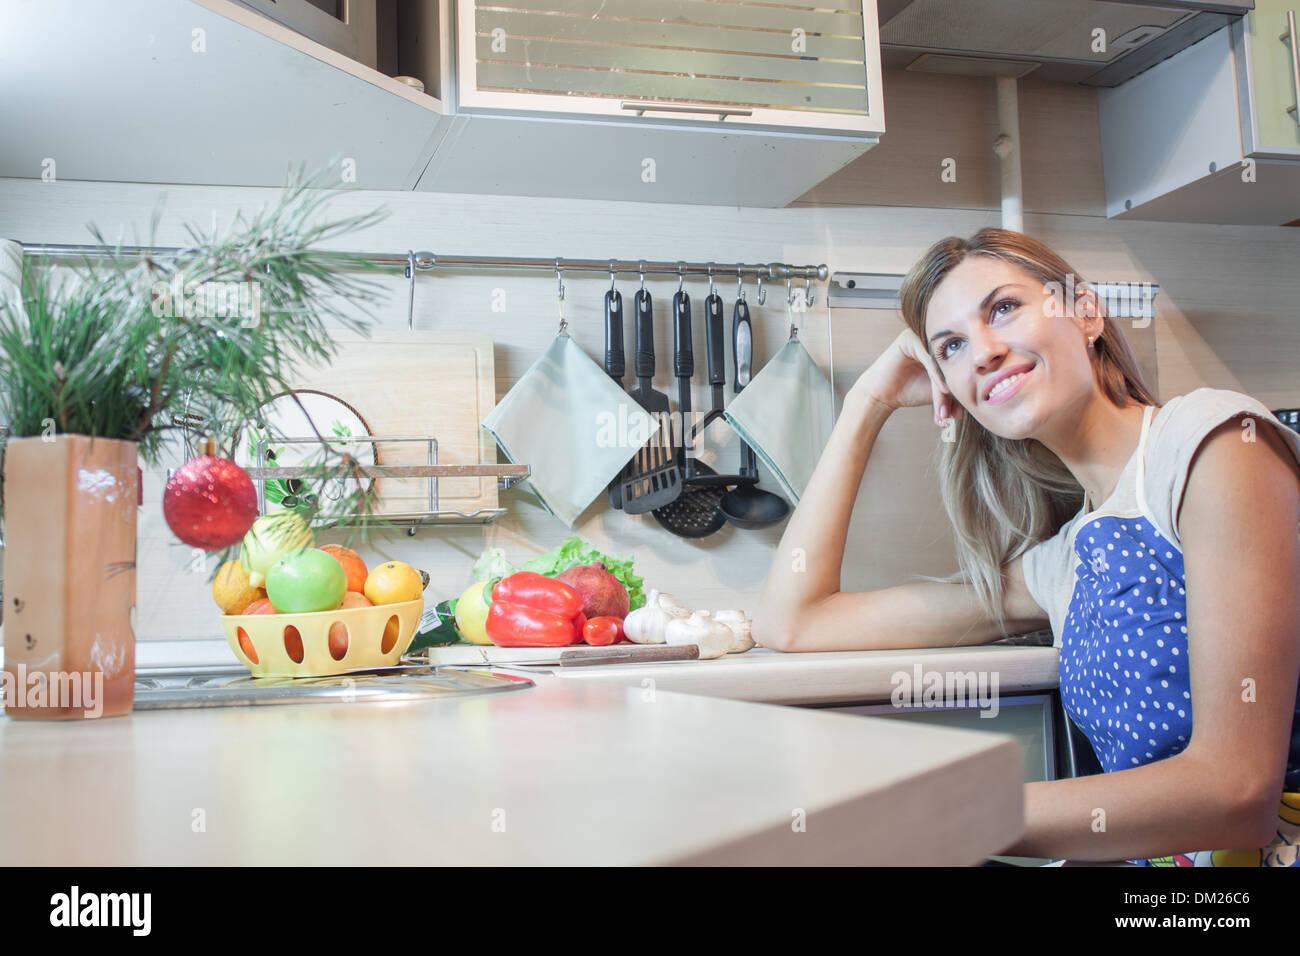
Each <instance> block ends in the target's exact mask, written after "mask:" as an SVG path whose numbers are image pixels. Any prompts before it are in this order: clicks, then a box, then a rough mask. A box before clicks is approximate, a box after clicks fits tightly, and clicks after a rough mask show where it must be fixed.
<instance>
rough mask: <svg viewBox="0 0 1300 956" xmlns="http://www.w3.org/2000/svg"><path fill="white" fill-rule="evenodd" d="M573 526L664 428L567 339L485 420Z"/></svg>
mask: <svg viewBox="0 0 1300 956" xmlns="http://www.w3.org/2000/svg"><path fill="white" fill-rule="evenodd" d="M482 425H483V427H484V428H486V429H487V430H488V432H489V433H490V434H491V435H492V437H493V438H494V439H496V442H497V444H498V445H500V446H501V450H502V451H503V452H505V455H506V457H507V458H509V459H510V462H511V463H512V464H519V465H530V466H531V467H532V475H531V477H529V478H528V483H529V484H530V485H532V487H533V490H534V491H536V492H537V496H538V497H539V498H540V499H541V501H542V504H543V505H544V506H545V508H546V510H547V511H549V512H550V513H551V514H553V515H555V516H556V517H557V518H559V519H560V520H561V521H563V522H564V523H565V524H566V525H568V526H569V527H570V528H572V527H573V525H574V523H575V522H576V521H577V519H578V516H579V515H581V514H582V512H583V511H585V510H586V509H587V506H588V505H590V504H591V503H592V502H593V501H594V500H595V499H596V497H597V496H598V495H600V494H601V493H602V492H603V491H604V490H605V488H606V486H608V485H609V482H610V480H611V479H612V478H613V477H614V476H615V475H617V474H618V473H619V472H621V471H622V470H623V466H624V465H626V464H627V463H628V462H629V461H631V460H632V457H633V456H634V455H635V454H636V453H637V451H638V450H639V449H640V448H641V446H642V445H644V444H645V442H646V441H647V440H648V438H649V437H650V436H651V435H653V434H654V433H655V432H656V431H658V429H659V425H658V423H657V422H654V421H652V420H651V418H650V416H649V415H648V414H646V412H645V410H644V409H643V408H642V407H641V406H640V405H639V404H637V402H636V400H635V399H634V398H632V396H631V395H629V394H628V393H627V392H625V391H623V389H621V388H619V387H618V385H617V384H616V383H615V382H614V380H613V379H612V378H610V377H609V375H608V374H607V373H606V372H605V370H604V369H602V368H601V367H600V366H599V365H597V364H596V363H595V362H593V361H592V360H591V358H590V356H588V355H587V353H586V352H584V351H583V350H582V348H581V347H580V346H579V345H578V344H577V343H576V342H574V341H573V339H572V338H570V337H569V336H568V334H567V333H560V334H559V335H557V336H556V337H555V340H554V341H553V342H552V343H551V344H550V345H549V346H548V347H547V349H546V351H545V352H543V353H542V356H541V358H539V359H538V360H537V361H536V362H534V363H533V364H532V366H531V367H530V368H529V369H528V370H527V371H526V372H524V374H523V375H522V376H520V378H519V381H517V382H515V384H514V386H513V387H512V388H511V389H510V391H509V392H507V393H506V394H505V396H504V397H503V398H502V399H501V401H500V402H498V403H497V406H496V407H495V408H494V409H492V411H491V412H489V413H488V416H487V418H485V419H484V420H483V422H482Z"/></svg>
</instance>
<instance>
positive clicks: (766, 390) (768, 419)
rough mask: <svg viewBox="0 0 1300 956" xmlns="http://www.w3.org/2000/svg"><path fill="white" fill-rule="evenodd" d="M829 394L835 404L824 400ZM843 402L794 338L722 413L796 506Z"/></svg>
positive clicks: (793, 337)
mask: <svg viewBox="0 0 1300 956" xmlns="http://www.w3.org/2000/svg"><path fill="white" fill-rule="evenodd" d="M827 392H830V393H831V396H832V398H833V401H828V400H827ZM842 404H843V402H842V400H841V398H840V396H839V395H838V394H836V393H835V392H834V391H832V390H831V385H830V381H829V380H828V379H827V377H826V375H825V373H824V372H822V370H821V369H820V368H818V367H817V363H816V362H814V361H813V358H812V356H811V355H809V354H808V351H807V349H805V348H804V347H803V344H802V343H801V342H800V341H799V340H798V336H797V335H796V336H791V338H790V339H789V340H788V341H787V342H786V343H785V345H783V346H782V347H781V348H780V350H779V351H778V352H777V354H776V355H775V356H774V357H773V358H772V360H771V361H769V362H768V363H767V364H766V365H764V366H763V369H762V371H760V372H758V373H757V374H756V375H754V378H753V381H752V382H749V387H748V388H746V389H745V391H744V393H743V394H740V395H737V396H736V397H735V398H733V399H732V400H731V404H729V405H728V406H727V408H726V410H725V411H724V413H723V414H724V416H725V417H726V419H727V421H728V423H730V425H731V427H732V428H734V429H735V430H736V433H737V434H738V435H740V437H741V439H742V440H743V441H745V443H746V444H748V445H749V446H750V448H751V449H753V451H754V453H755V454H756V455H757V456H758V457H759V458H760V459H761V460H762V462H763V464H765V465H766V466H767V468H768V470H769V471H770V472H771V474H772V477H773V478H775V479H776V481H777V482H778V484H779V485H780V486H781V491H782V493H783V494H784V495H785V497H786V498H788V499H789V501H790V503H791V504H792V505H794V504H798V503H799V496H800V495H802V494H803V491H804V489H805V488H806V487H807V486H808V480H809V479H810V478H811V477H812V473H813V469H814V468H816V466H817V461H818V459H819V458H821V454H822V451H823V450H824V449H825V448H826V442H827V441H829V440H830V435H831V430H832V429H833V428H834V426H835V417H836V415H837V413H838V411H839V409H840V407H841V406H842Z"/></svg>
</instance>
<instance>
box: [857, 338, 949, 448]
mask: <svg viewBox="0 0 1300 956" xmlns="http://www.w3.org/2000/svg"><path fill="white" fill-rule="evenodd" d="M853 387H854V388H856V389H861V390H862V391H863V393H864V394H865V395H867V396H868V397H869V398H871V399H872V400H873V401H875V402H877V403H879V404H881V405H884V406H886V407H887V408H907V407H911V406H915V405H924V404H925V403H926V402H930V403H932V404H933V406H934V410H935V411H934V421H935V424H936V425H940V426H942V425H943V423H944V421H946V420H947V417H948V416H949V415H952V416H953V417H954V418H960V417H961V413H962V407H961V405H960V404H959V403H958V402H957V400H956V399H954V398H953V397H952V393H951V392H949V391H948V389H947V386H945V385H944V384H943V379H942V378H941V377H940V375H939V369H938V367H937V366H936V365H935V364H934V357H933V356H931V355H930V353H929V351H928V350H927V349H926V347H925V343H923V342H922V341H921V338H920V336H918V335H917V334H916V333H915V332H913V331H912V330H911V329H904V330H903V331H902V332H900V333H899V334H898V338H896V339H894V341H893V342H891V343H890V345H889V347H888V348H887V349H885V351H884V352H882V353H881V354H880V357H879V358H877V359H876V360H875V362H873V363H872V364H871V367H870V368H868V369H867V370H866V371H865V372H863V373H862V376H861V378H859V379H858V380H857V382H855V383H854V385H853Z"/></svg>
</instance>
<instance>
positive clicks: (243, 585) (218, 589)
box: [212, 561, 266, 614]
mask: <svg viewBox="0 0 1300 956" xmlns="http://www.w3.org/2000/svg"><path fill="white" fill-rule="evenodd" d="M264 597H266V592H265V591H263V590H262V589H261V588H255V587H253V586H252V585H251V584H250V583H249V581H248V574H247V572H245V571H244V569H243V568H241V567H240V566H239V562H238V561H227V562H226V563H225V564H223V565H222V566H221V567H219V568H218V569H217V573H216V576H215V577H214V578H213V579H212V599H213V600H214V601H216V602H217V607H219V608H221V610H222V612H223V613H225V614H242V613H244V608H246V607H248V605H250V604H252V603H253V602H254V601H256V600H257V599H258V598H264Z"/></svg>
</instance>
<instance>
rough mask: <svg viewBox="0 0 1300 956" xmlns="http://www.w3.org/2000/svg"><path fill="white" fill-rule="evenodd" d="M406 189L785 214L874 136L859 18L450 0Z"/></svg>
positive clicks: (851, 5)
mask: <svg viewBox="0 0 1300 956" xmlns="http://www.w3.org/2000/svg"><path fill="white" fill-rule="evenodd" d="M454 35H455V39H456V49H455V87H456V91H455V96H454V112H455V116H454V118H453V122H452V130H451V131H450V132H449V133H448V135H447V137H446V138H445V139H444V140H443V142H442V144H441V145H440V148H439V149H438V151H437V153H436V154H435V155H434V158H433V161H432V162H431V163H430V164H429V168H428V170H427V171H426V173H425V176H424V177H423V178H422V179H421V181H420V184H419V188H420V189H429V190H436V191H455V192H471V193H498V192H514V193H519V194H523V195H530V196H583V197H586V198H594V199H627V200H639V201H660V202H679V203H717V204H723V205H752V206H784V205H786V204H787V203H789V202H790V201H792V200H793V199H795V198H797V197H798V196H800V195H802V194H803V193H804V192H806V191H807V190H808V189H809V188H811V187H812V186H813V185H815V184H816V183H819V182H821V181H822V180H823V179H825V178H826V177H827V176H829V175H831V174H832V173H834V172H835V171H837V170H838V169H840V168H841V167H842V166H844V165H846V164H848V163H849V162H851V161H852V160H854V159H856V158H857V157H858V156H860V155H861V154H862V153H864V152H865V151H866V150H867V149H869V148H870V147H871V146H872V145H874V144H875V142H876V141H877V140H878V139H879V136H880V134H881V133H882V132H883V131H884V103H883V94H882V90H881V81H880V51H879V37H878V29H877V22H876V4H875V0H865V2H863V0H845V2H840V3H837V4H835V5H834V8H833V9H831V8H827V7H826V6H825V5H824V4H823V5H821V6H819V5H818V3H817V2H816V0H786V2H783V3H768V2H755V3H743V4H742V3H734V2H723V0H660V2H658V3H655V4H646V3H645V2H644V0H563V2H553V3H550V4H538V3H530V4H528V5H527V6H511V5H504V4H500V3H496V2H493V0H455V31H454Z"/></svg>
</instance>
